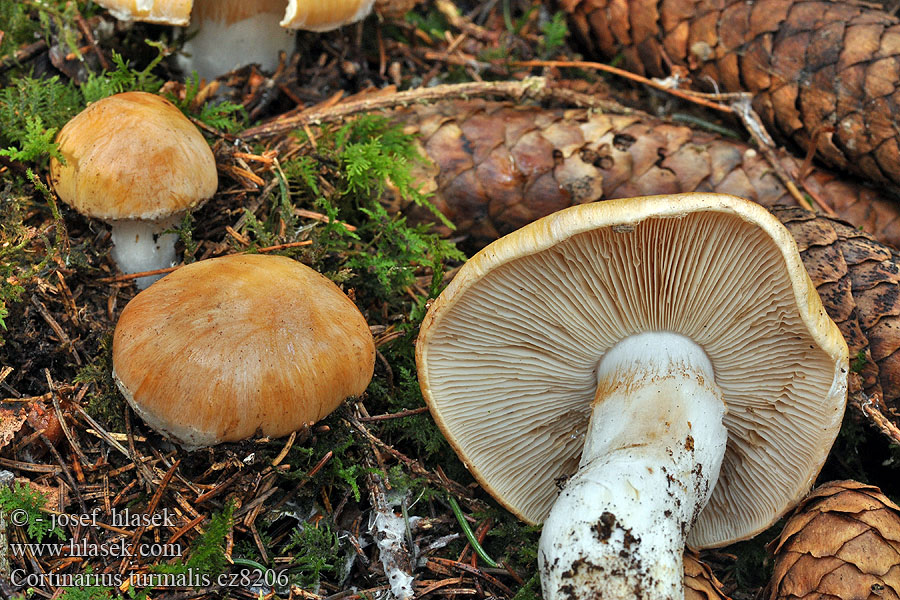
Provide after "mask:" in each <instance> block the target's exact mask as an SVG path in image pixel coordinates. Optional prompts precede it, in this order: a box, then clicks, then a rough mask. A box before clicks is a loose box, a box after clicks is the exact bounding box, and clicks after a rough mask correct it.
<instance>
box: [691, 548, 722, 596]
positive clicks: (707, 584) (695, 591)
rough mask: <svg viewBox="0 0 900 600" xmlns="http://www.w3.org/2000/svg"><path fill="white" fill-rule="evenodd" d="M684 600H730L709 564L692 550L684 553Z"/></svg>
mask: <svg viewBox="0 0 900 600" xmlns="http://www.w3.org/2000/svg"><path fill="white" fill-rule="evenodd" d="M684 600H730V599H729V598H728V596H726V595H725V593H724V592H723V591H722V582H721V581H719V580H718V579H716V576H715V575H714V574H713V572H712V569H710V568H709V565H707V564H706V563H703V562H701V561H700V558H699V557H697V556H694V555H693V554H692V553H691V552H690V551H688V552H685V553H684Z"/></svg>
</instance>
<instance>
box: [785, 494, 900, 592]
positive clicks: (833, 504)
mask: <svg viewBox="0 0 900 600" xmlns="http://www.w3.org/2000/svg"><path fill="white" fill-rule="evenodd" d="M769 589H770V594H769V600H794V599H798V600H799V599H809V600H814V599H815V600H819V599H829V598H834V599H836V600H867V599H868V600H898V598H900V507H898V506H897V505H896V504H894V503H893V502H891V501H890V500H889V499H888V498H887V497H886V496H885V495H884V494H882V493H881V490H879V489H878V488H877V487H874V486H870V485H864V484H862V483H858V482H856V481H835V482H831V483H826V484H824V485H822V486H820V487H818V488H817V489H815V490H814V491H813V492H812V493H811V494H810V495H809V496H807V498H806V499H805V500H803V502H801V503H800V505H799V506H798V507H797V510H796V512H795V513H794V515H793V516H791V518H790V519H789V520H788V522H787V524H786V525H785V526H784V531H783V532H782V533H781V538H780V540H779V542H778V546H777V548H776V549H775V573H774V575H773V577H772V582H771V584H770V588H769Z"/></svg>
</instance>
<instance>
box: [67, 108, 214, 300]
mask: <svg viewBox="0 0 900 600" xmlns="http://www.w3.org/2000/svg"><path fill="white" fill-rule="evenodd" d="M56 141H57V143H58V144H59V151H60V153H61V154H62V156H63V158H64V159H65V163H63V162H60V161H58V160H56V159H51V161H50V179H51V182H52V184H53V187H54V189H55V190H56V193H57V194H58V195H59V197H60V199H61V200H62V201H63V202H65V203H66V204H69V205H70V206H72V208H74V209H75V210H77V211H78V212H80V213H81V214H83V215H85V216H88V217H92V218H95V219H101V220H103V221H106V222H108V223H109V224H110V225H111V226H112V240H113V249H112V257H113V260H115V261H116V264H118V265H119V268H120V269H122V271H123V272H125V273H139V272H143V271H152V270H157V269H162V268H165V267H170V266H172V265H173V264H174V262H175V241H176V239H177V235H176V234H174V233H165V231H166V230H167V229H171V228H172V227H174V226H175V225H176V224H177V223H178V221H179V219H180V218H181V217H182V215H183V214H184V213H185V211H187V210H188V209H189V208H193V207H196V206H198V205H199V204H200V203H202V202H203V201H204V200H206V199H208V198H210V197H211V196H212V195H213V194H214V193H215V191H216V188H217V187H218V184H219V179H218V175H217V173H216V160H215V158H214V157H213V153H212V150H210V148H209V145H208V144H207V143H206V140H205V139H203V136H202V135H201V134H200V131H199V130H198V129H197V128H196V127H195V126H194V124H193V123H191V122H190V121H189V120H188V118H187V117H185V116H184V115H183V114H181V111H180V110H178V108H176V107H175V105H174V104H172V103H171V102H169V101H168V100H166V99H165V98H161V97H160V96H156V95H154V94H147V93H144V92H126V93H123V94H116V95H114V96H110V97H108V98H104V99H103V100H99V101H97V102H94V103H93V104H91V105H90V106H88V107H87V108H86V109H84V110H83V111H81V112H80V113H79V114H78V115H76V116H75V117H74V118H73V119H72V120H71V121H69V122H68V123H66V125H65V126H64V127H63V128H62V130H61V131H60V132H59V135H58V136H57V138H56ZM156 279H159V277H158V276H157V277H150V276H148V277H141V278H139V279H138V281H137V285H138V287H139V288H144V287H147V286H148V285H150V284H151V283H153V282H154V281H156Z"/></svg>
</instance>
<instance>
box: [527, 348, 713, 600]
mask: <svg viewBox="0 0 900 600" xmlns="http://www.w3.org/2000/svg"><path fill="white" fill-rule="evenodd" d="M597 381H598V385H597V396H596V398H595V400H594V403H593V407H592V413H591V418H590V421H589V424H588V429H587V433H586V435H585V442H584V451H583V453H582V455H581V463H580V464H579V467H578V471H577V472H576V474H575V475H573V476H572V477H571V478H570V479H568V481H567V482H566V484H565V487H564V488H563V490H562V492H561V493H560V495H559V498H558V499H557V500H556V502H555V503H554V504H553V507H552V508H551V509H550V514H549V515H548V516H547V519H546V520H545V521H544V530H543V534H542V536H541V541H540V551H539V554H538V563H539V567H540V571H541V578H542V581H543V586H544V594H545V595H547V596H548V597H551V598H562V597H570V598H571V597H579V598H581V597H583V598H625V597H629V596H631V595H633V596H635V597H642V598H660V599H661V598H680V597H682V596H683V590H682V578H683V567H682V562H681V560H682V558H681V557H682V554H683V552H684V544H685V535H686V533H687V531H689V530H690V527H691V525H693V523H694V521H696V520H697V517H698V515H699V514H700V511H701V510H702V509H703V507H704V506H705V505H706V502H707V500H709V496H710V494H711V493H712V486H713V485H714V484H715V481H716V479H717V478H718V476H719V466H720V465H721V463H722V457H723V456H724V454H725V444H726V442H727V441H728V431H727V430H726V429H725V426H724V425H723V423H722V418H723V416H724V414H725V404H724V402H723V400H722V394H721V392H720V391H719V390H718V388H717V387H716V385H715V383H714V376H713V370H712V364H711V363H710V362H709V358H707V356H706V354H705V353H704V352H703V350H702V349H701V348H700V347H699V346H697V344H695V343H693V342H692V341H690V340H689V339H688V338H686V337H684V336H681V335H678V334H674V333H669V332H648V333H641V334H637V335H634V336H631V337H628V338H625V339H624V340H622V341H621V342H619V343H618V344H616V346H614V347H613V348H612V349H611V350H610V351H609V352H607V354H606V355H605V356H604V357H603V359H602V361H601V362H600V365H599V366H598V369H597ZM626 414H627V415H630V420H629V421H624V420H622V419H620V418H617V416H618V415H626ZM598 542H599V543H598ZM572 590H579V591H578V592H577V593H574V594H573V593H567V591H569V592H571V591H572ZM638 591H639V592H638Z"/></svg>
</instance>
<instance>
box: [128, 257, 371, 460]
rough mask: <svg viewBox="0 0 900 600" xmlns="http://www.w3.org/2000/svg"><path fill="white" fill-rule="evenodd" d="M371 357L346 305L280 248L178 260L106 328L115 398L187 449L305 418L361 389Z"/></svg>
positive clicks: (362, 325)
mask: <svg viewBox="0 0 900 600" xmlns="http://www.w3.org/2000/svg"><path fill="white" fill-rule="evenodd" d="M374 366H375V345H374V342H373V340H372V334H371V333H370V331H369V328H368V326H367V325H366V320H365V319H364V318H363V316H362V314H361V313H360V312H359V309H357V308H356V305H355V304H353V302H352V301H351V300H350V299H349V298H348V297H347V296H346V295H344V293H343V292H341V290H340V289H339V288H338V287H337V286H336V285H335V284H334V283H332V282H331V281H330V280H329V279H327V278H326V277H324V276H322V275H320V274H319V273H317V272H315V271H314V270H312V269H310V268H309V267H307V266H304V265H302V264H300V263H298V262H297V261H294V260H291V259H289V258H285V257H281V256H263V255H231V256H225V257H222V258H213V259H210V260H204V261H200V262H196V263H192V264H190V265H187V266H185V267H182V268H180V269H178V270H176V271H174V272H173V273H171V274H169V275H168V276H166V277H164V278H163V279H161V280H160V281H158V282H157V283H155V284H153V285H152V286H150V287H149V288H148V289H146V290H144V291H143V292H141V293H139V294H138V295H137V296H135V297H134V298H133V299H132V300H131V301H130V302H129V303H128V305H127V306H126V307H125V309H124V310H123V311H122V316H121V317H120V318H119V322H118V324H117V325H116V330H115V334H114V336H113V376H114V378H115V381H116V384H117V385H118V387H119V389H120V390H121V392H122V394H123V395H124V396H125V399H126V400H127V401H128V403H129V404H130V405H131V406H132V408H133V409H134V411H135V413H137V414H138V416H140V417H141V418H142V419H143V420H144V421H145V422H146V423H147V424H148V425H150V426H151V427H152V428H153V429H155V430H157V431H159V432H160V433H162V434H164V435H166V436H168V437H169V438H171V439H172V440H174V441H176V442H178V443H179V444H181V445H182V446H184V447H185V448H186V449H191V450H193V449H196V448H200V447H205V446H212V445H215V444H218V443H222V442H233V441H238V440H243V439H246V438H249V437H251V436H253V435H263V436H270V437H278V436H283V435H286V434H288V433H291V432H293V431H297V430H299V429H302V428H303V427H306V426H309V425H310V424H312V423H314V422H316V421H318V420H319V419H322V418H323V417H325V416H326V415H328V414H329V413H331V412H332V411H333V410H334V409H335V408H337V406H338V405H339V404H340V403H341V402H342V401H343V400H344V399H345V398H347V397H349V396H358V395H360V394H362V393H363V392H364V391H365V389H366V387H367V386H368V384H369V381H370V380H371V378H372V372H373V369H374Z"/></svg>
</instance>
